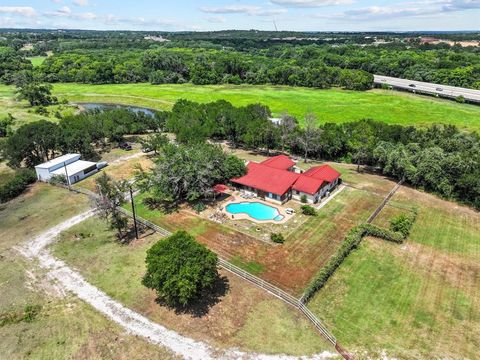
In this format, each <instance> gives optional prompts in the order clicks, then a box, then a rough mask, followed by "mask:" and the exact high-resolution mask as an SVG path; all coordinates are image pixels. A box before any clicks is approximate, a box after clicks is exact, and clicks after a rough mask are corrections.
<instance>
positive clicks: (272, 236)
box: [270, 233, 285, 244]
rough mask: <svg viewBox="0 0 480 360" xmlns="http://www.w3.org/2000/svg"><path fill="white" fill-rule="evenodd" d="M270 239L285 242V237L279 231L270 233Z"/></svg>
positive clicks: (280, 242) (275, 241) (278, 242)
mask: <svg viewBox="0 0 480 360" xmlns="http://www.w3.org/2000/svg"><path fill="white" fill-rule="evenodd" d="M270 240H272V241H273V242H274V243H277V244H283V243H284V242H285V238H284V237H283V235H282V234H280V233H271V234H270Z"/></svg>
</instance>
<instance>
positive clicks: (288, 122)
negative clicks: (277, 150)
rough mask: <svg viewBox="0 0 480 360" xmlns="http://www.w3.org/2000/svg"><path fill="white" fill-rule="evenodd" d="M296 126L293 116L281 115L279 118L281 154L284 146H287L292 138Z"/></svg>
mask: <svg viewBox="0 0 480 360" xmlns="http://www.w3.org/2000/svg"><path fill="white" fill-rule="evenodd" d="M297 126H298V121H297V119H296V118H295V117H294V116H291V115H289V114H287V113H283V114H282V115H281V116H280V124H279V125H278V127H279V129H280V145H281V148H282V152H283V151H285V145H287V143H288V142H289V140H290V139H291V138H292V135H293V134H294V132H295V129H296V128H297Z"/></svg>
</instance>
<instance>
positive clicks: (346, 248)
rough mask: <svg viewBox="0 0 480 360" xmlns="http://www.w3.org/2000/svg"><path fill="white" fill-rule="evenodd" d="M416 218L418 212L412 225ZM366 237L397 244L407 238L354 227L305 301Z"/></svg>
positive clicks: (369, 227)
mask: <svg viewBox="0 0 480 360" xmlns="http://www.w3.org/2000/svg"><path fill="white" fill-rule="evenodd" d="M415 216H416V211H415V212H414V216H412V217H411V221H412V224H413V221H415ZM407 218H408V217H407ZM392 221H393V220H392ZM410 227H411V225H410ZM409 229H410V228H409ZM365 236H374V237H377V238H380V239H383V240H387V241H392V242H395V243H402V242H403V241H404V240H405V237H406V236H404V235H403V233H402V232H401V231H392V230H389V229H384V228H381V227H378V226H376V225H372V224H362V225H358V226H356V227H354V228H353V229H352V230H350V232H349V233H348V234H347V236H346V237H345V239H344V240H343V242H342V245H341V246H340V247H339V248H338V250H337V251H336V252H335V254H334V255H333V256H332V257H331V258H330V260H329V261H328V263H327V264H326V265H325V266H324V267H323V268H321V269H320V271H319V272H318V273H317V275H315V277H314V278H313V280H312V281H311V283H310V284H309V285H308V287H307V289H306V290H305V294H304V295H303V299H304V301H308V300H309V299H311V298H312V296H313V295H314V294H315V292H317V291H318V290H320V289H321V288H322V287H323V286H324V285H325V283H326V282H327V280H328V279H329V278H330V276H332V274H333V273H334V272H335V270H336V269H337V268H338V267H339V266H340V264H341V263H342V262H343V260H345V258H346V257H347V256H348V255H349V254H350V253H351V252H352V250H353V249H355V248H357V247H358V245H359V244H360V242H361V241H362V239H363V238H364V237H365Z"/></svg>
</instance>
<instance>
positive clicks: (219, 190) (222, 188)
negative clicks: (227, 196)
mask: <svg viewBox="0 0 480 360" xmlns="http://www.w3.org/2000/svg"><path fill="white" fill-rule="evenodd" d="M227 190H228V186H227V185H224V184H217V185H215V186H214V187H213V191H215V192H217V193H222V192H224V191H227Z"/></svg>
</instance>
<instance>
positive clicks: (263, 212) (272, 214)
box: [225, 202, 283, 221]
mask: <svg viewBox="0 0 480 360" xmlns="http://www.w3.org/2000/svg"><path fill="white" fill-rule="evenodd" d="M225 210H227V212H229V213H230V214H247V215H248V216H250V217H251V218H253V219H255V220H260V221H265V220H274V221H280V220H282V219H283V215H280V213H279V212H278V209H277V208H275V207H273V206H268V205H265V204H262V203H259V202H241V203H232V204H228V205H227V206H226V207H225Z"/></svg>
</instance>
